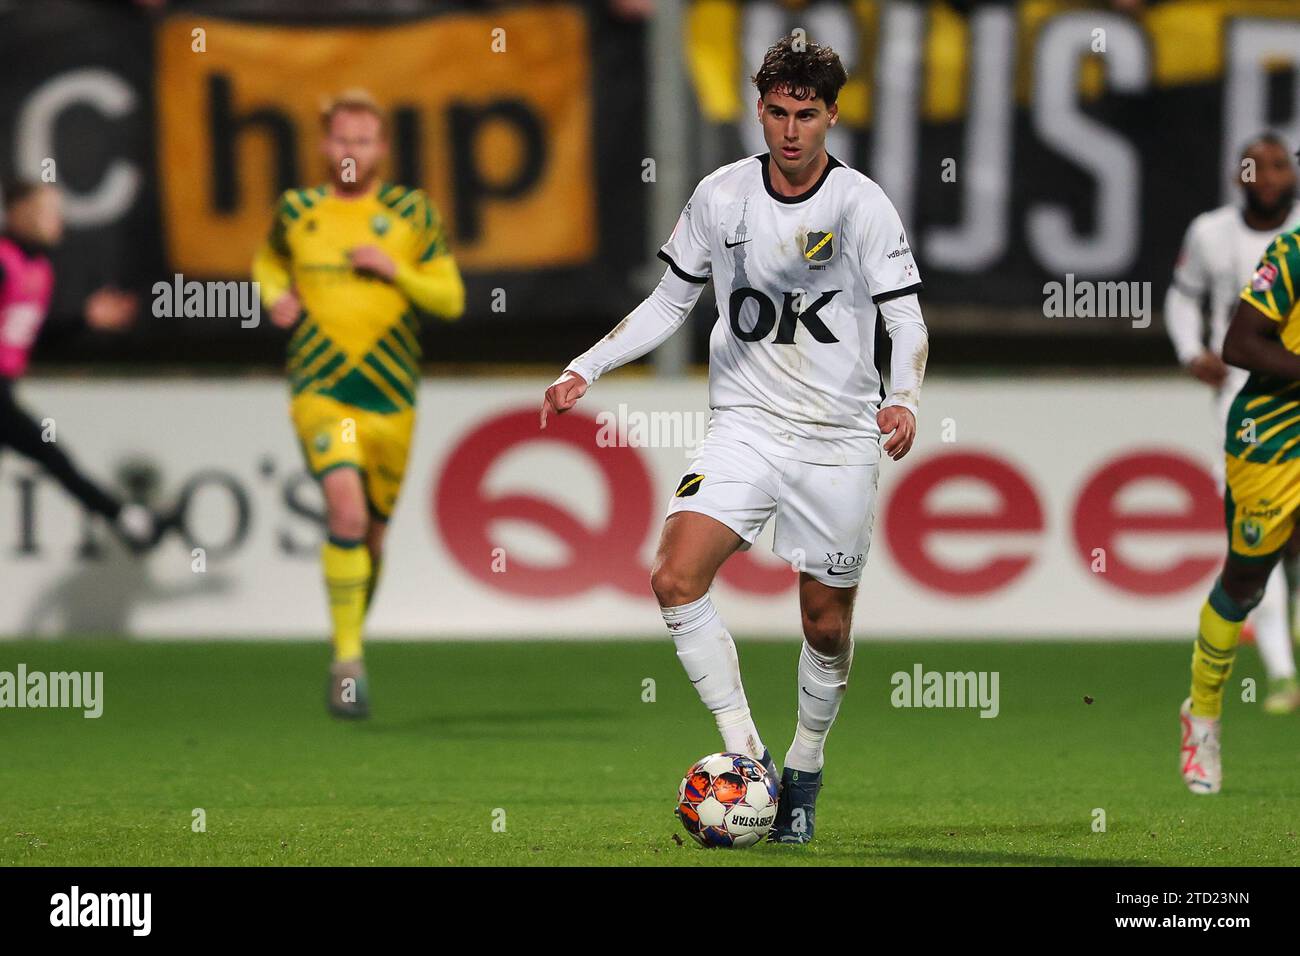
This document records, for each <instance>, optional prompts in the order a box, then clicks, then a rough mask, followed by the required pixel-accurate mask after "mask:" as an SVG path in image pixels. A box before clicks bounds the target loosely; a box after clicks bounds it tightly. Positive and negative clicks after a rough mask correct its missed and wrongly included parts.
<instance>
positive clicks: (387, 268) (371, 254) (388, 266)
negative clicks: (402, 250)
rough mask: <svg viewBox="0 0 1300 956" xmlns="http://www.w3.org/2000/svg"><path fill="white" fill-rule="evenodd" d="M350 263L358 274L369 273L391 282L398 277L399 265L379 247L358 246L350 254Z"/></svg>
mask: <svg viewBox="0 0 1300 956" xmlns="http://www.w3.org/2000/svg"><path fill="white" fill-rule="evenodd" d="M348 261H349V262H351V263H352V268H354V269H356V270H357V271H358V272H368V273H370V274H371V275H376V276H379V278H381V279H387V280H388V281H389V282H392V281H393V277H394V276H396V275H397V263H396V262H394V261H393V260H392V258H391V257H390V256H389V255H388V253H386V252H384V250H383V249H380V248H379V247H378V246H357V247H356V248H355V249H353V250H352V251H351V252H349V253H348Z"/></svg>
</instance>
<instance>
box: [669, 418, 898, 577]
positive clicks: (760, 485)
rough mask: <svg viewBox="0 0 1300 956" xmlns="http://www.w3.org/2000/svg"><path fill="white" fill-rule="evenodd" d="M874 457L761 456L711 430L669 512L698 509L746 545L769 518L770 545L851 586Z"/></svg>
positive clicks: (866, 525) (861, 549)
mask: <svg viewBox="0 0 1300 956" xmlns="http://www.w3.org/2000/svg"><path fill="white" fill-rule="evenodd" d="M878 475H879V470H878V467H877V464H876V463H870V464H855V465H829V464H827V465H823V464H813V463H810V462H804V461H795V460H793V459H790V458H780V457H776V456H769V455H765V454H763V453H762V452H760V451H758V449H756V448H754V447H753V446H752V445H748V444H746V443H744V442H740V441H737V440H735V439H734V438H720V437H717V436H714V435H710V436H709V437H708V438H706V439H705V440H704V441H703V442H702V443H701V445H700V449H699V452H698V453H697V454H696V456H695V458H694V459H693V460H692V461H691V463H690V465H688V466H687V468H686V473H685V474H684V475H683V476H682V478H681V480H680V481H679V482H678V483H677V490H676V491H675V492H674V493H673V497H672V500H671V501H670V502H669V505H668V514H670V515H671V514H676V513H677V512H679V511H698V512H699V513H700V514H706V515H708V516H709V517H711V518H714V519H716V520H718V521H720V522H722V523H723V524H725V525H726V526H727V527H728V528H730V529H731V530H732V531H734V532H736V534H738V535H740V537H741V538H743V539H744V541H745V543H744V544H743V545H741V550H746V549H748V548H749V547H750V546H751V545H753V543H754V541H755V540H756V539H757V538H758V536H759V535H760V534H762V532H763V528H764V527H765V526H766V525H767V522H768V519H769V518H771V517H772V516H773V515H775V516H776V525H775V527H774V528H773V541H772V551H773V552H774V553H775V554H776V555H777V556H778V557H781V558H783V559H785V560H786V561H789V562H790V563H791V566H792V567H795V568H798V569H800V570H802V571H806V572H807V573H808V574H809V575H811V576H812V577H814V578H816V579H817V580H818V581H820V582H822V583H823V584H827V585H830V586H831V587H837V588H848V587H853V586H854V585H856V584H857V583H858V582H859V581H860V580H861V579H862V568H863V566H864V565H865V564H866V561H867V552H868V551H869V550H870V548H871V526H872V523H873V522H874V520H875V516H876V486H877V479H878Z"/></svg>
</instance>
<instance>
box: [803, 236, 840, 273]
mask: <svg viewBox="0 0 1300 956" xmlns="http://www.w3.org/2000/svg"><path fill="white" fill-rule="evenodd" d="M834 254H835V234H834V233H832V232H819V231H816V230H812V231H809V233H808V234H807V235H806V236H805V237H804V240H803V257H804V258H805V259H807V260H808V261H809V262H815V263H826V262H829V261H830V258H831V256H833V255H834ZM813 268H818V267H817V266H814V267H813Z"/></svg>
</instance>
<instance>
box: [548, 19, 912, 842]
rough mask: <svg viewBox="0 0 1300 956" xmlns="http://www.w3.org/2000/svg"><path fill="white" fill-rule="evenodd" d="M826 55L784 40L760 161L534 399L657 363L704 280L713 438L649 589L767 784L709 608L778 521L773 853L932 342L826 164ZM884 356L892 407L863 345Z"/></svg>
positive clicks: (885, 234) (898, 265) (734, 742)
mask: <svg viewBox="0 0 1300 956" xmlns="http://www.w3.org/2000/svg"><path fill="white" fill-rule="evenodd" d="M846 79H847V77H846V75H845V71H844V68H843V66H842V65H841V63H840V60H839V57H838V56H837V55H836V54H835V52H834V51H833V50H831V49H830V48H829V47H825V46H818V45H817V44H814V43H809V42H806V41H798V40H796V39H795V38H793V37H790V36H787V37H784V38H783V39H781V40H780V41H779V42H777V43H776V44H775V45H774V46H772V47H771V48H770V49H769V50H768V51H767V54H766V56H765V57H764V59H763V63H762V66H761V68H760V69H759V71H758V73H757V75H756V76H755V77H754V85H755V86H756V87H757V88H758V92H759V98H758V119H759V122H760V124H761V126H762V129H763V134H764V137H765V139H766V142H767V145H768V148H769V152H768V153H765V154H762V155H757V156H750V157H748V158H746V159H742V160H740V161H739V162H736V163H732V164H731V165H728V166H724V167H722V168H721V169H718V170H717V171H715V172H713V173H711V174H710V175H708V176H706V177H705V178H704V179H703V180H702V181H701V182H700V184H699V185H698V186H697V187H696V189H695V192H694V194H693V195H692V196H691V199H690V202H688V203H687V204H686V208H685V210H684V211H683V212H682V215H681V218H680V219H679V220H678V222H677V226H676V228H675V229H674V230H673V234H672V236H671V237H670V238H669V240H668V242H667V244H665V245H664V247H663V248H662V250H661V251H660V253H659V257H660V258H661V259H663V260H664V261H665V262H666V263H667V265H668V268H667V270H666V271H665V272H664V275H663V278H662V279H661V280H660V282H659V285H658V287H657V288H656V289H655V290H654V292H652V293H651V295H650V296H649V298H647V299H646V300H645V301H644V302H642V303H641V304H640V305H639V306H637V308H636V309H634V310H633V311H632V312H631V313H629V314H628V316H627V317H626V318H625V319H623V321H622V322H620V323H619V324H618V325H617V326H616V327H615V328H614V330H613V331H612V332H610V333H609V335H607V336H606V337H605V338H604V339H602V340H601V341H600V342H598V343H596V345H595V346H594V347H592V348H591V349H590V350H588V351H587V352H586V353H584V354H583V355H581V356H579V357H578V358H577V359H574V361H572V362H571V363H569V365H568V367H567V368H566V369H565V371H564V374H562V375H561V376H560V378H559V379H558V380H557V381H556V382H555V383H554V384H553V385H551V387H550V388H549V389H548V390H547V392H546V396H545V399H544V401H543V404H542V415H541V418H542V427H545V423H546V416H547V413H548V411H554V412H557V413H559V412H564V411H567V410H568V409H570V408H572V407H573V406H574V404H575V403H576V402H577V401H578V399H579V398H581V397H582V395H583V394H584V393H585V392H586V390H587V388H588V387H589V386H590V385H591V384H592V383H593V382H595V381H596V379H597V378H599V377H600V376H601V375H602V374H604V373H605V372H607V371H609V370H610V369H613V368H616V367H618V366H620V365H622V364H624V363H625V362H629V361H631V360H633V359H635V358H638V357H640V356H642V355H644V354H646V353H647V352H649V351H650V350H651V349H653V348H655V347H656V346H657V345H659V344H660V343H661V342H663V341H664V340H665V339H667V338H668V337H669V336H670V335H672V333H673V332H674V331H675V330H676V329H677V328H678V327H679V326H680V325H681V324H682V323H683V322H684V321H685V318H686V316H687V314H688V313H689V312H690V310H691V308H692V306H693V305H694V304H695V302H696V300H697V299H698V298H699V296H700V293H701V291H702V290H703V288H704V284H705V283H706V282H708V281H709V279H710V278H711V279H712V280H713V288H714V293H715V297H716V299H717V303H718V317H717V321H716V323H715V324H714V327H713V332H712V335H711V337H710V340H709V404H710V407H711V409H712V416H711V418H710V423H709V432H708V435H707V437H706V438H705V440H704V442H703V443H702V444H701V446H700V449H699V452H698V454H697V455H696V457H695V459H694V460H693V461H692V462H691V464H690V465H689V466H688V467H687V470H686V474H684V475H683V476H682V478H681V481H680V482H679V484H678V486H677V488H676V491H675V493H674V495H673V497H672V500H671V503H670V505H669V508H668V516H667V518H666V520H665V522H664V527H663V533H662V536H661V537H660V541H659V550H658V553H657V555H656V557H655V561H654V565H653V570H652V573H651V582H650V583H651V587H652V589H653V590H654V592H655V595H656V597H657V598H658V599H659V604H660V607H661V610H662V611H663V617H664V623H665V624H666V625H667V627H668V630H669V633H670V634H671V635H672V638H673V641H674V643H675V645H676V648H677V656H678V658H679V659H680V660H681V662H682V665H683V667H684V668H685V670H686V674H687V677H688V678H689V679H690V681H691V683H692V684H694V685H695V688H696V690H697V691H698V692H699V694H700V698H701V699H702V700H703V701H704V703H705V704H706V705H707V706H708V708H709V710H710V711H712V712H713V715H714V718H715V719H716V721H717V725H718V730H719V731H720V732H721V734H722V739H723V746H724V749H725V750H727V751H731V752H735V753H741V754H747V755H749V756H750V757H751V758H753V759H754V760H756V761H759V762H761V763H763V764H764V766H766V767H767V769H768V771H769V772H770V773H772V774H773V776H774V777H775V771H776V767H775V764H774V762H773V760H772V758H771V755H770V753H769V752H768V750H767V748H766V747H765V746H764V745H763V742H762V739H761V738H760V736H759V733H758V730H757V728H756V727H755V726H754V721H753V719H752V717H751V716H750V710H749V704H748V702H747V700H746V697H745V690H744V686H743V684H742V682H741V678H740V666H739V663H738V660H737V656H736V648H735V644H734V643H733V641H732V639H731V635H730V634H728V633H727V629H726V627H725V626H724V625H723V622H722V620H721V619H720V618H719V616H718V612H717V610H716V609H715V608H714V605H713V601H712V598H711V596H710V594H709V588H710V586H711V584H712V582H713V578H714V576H715V574H716V573H717V571H718V569H719V568H720V567H721V566H722V563H723V562H724V561H725V560H726V559H727V558H728V557H729V556H730V555H731V554H732V553H734V552H735V551H736V550H737V549H743V548H747V547H749V546H750V545H752V544H753V542H754V540H755V539H756V538H757V537H758V535H759V533H760V532H761V531H762V529H763V527H764V526H765V525H766V524H767V522H768V520H769V519H772V518H775V529H774V541H773V550H774V551H775V552H776V553H777V554H778V555H780V556H781V557H782V558H784V559H786V560H787V561H790V562H791V565H792V567H794V568H795V569H796V570H798V572H799V606H800V611H801V615H802V624H803V636H804V643H803V646H802V649H801V651H800V655H799V665H798V683H797V686H798V692H797V693H798V725H797V728H796V730H795V734H794V740H793V742H792V743H791V745H790V748H789V750H788V751H787V752H786V756H785V768H784V772H783V774H782V775H781V797H780V806H779V810H778V813H777V818H776V821H775V824H774V827H773V832H772V839H774V840H777V841H779V842H784V843H807V842H808V841H809V840H811V839H812V836H813V825H814V811H815V804H816V799H817V794H818V792H819V791H820V789H821V785H822V764H823V756H822V753H823V747H824V744H825V740H826V735H827V733H828V731H829V730H830V727H831V724H832V722H833V721H834V719H835V715H836V713H837V712H838V710H839V706H840V701H841V699H842V697H843V695H844V690H845V687H846V686H847V681H848V675H849V667H850V664H851V663H852V660H853V635H852V629H851V628H852V616H853V603H854V599H855V597H856V595H857V585H858V581H859V580H860V578H861V575H862V568H863V565H864V563H865V561H866V556H867V551H868V549H869V548H870V545H871V528H872V522H873V519H874V517H875V497H876V480H877V467H878V464H879V460H880V455H881V451H882V443H881V440H882V434H887V435H888V436H889V437H888V440H886V441H885V442H884V444H883V451H884V452H886V453H887V454H889V455H890V457H892V458H895V459H898V458H902V457H903V456H904V455H905V454H907V451H908V449H910V448H911V446H912V442H913V440H914V438H915V436H916V409H917V402H918V400H919V396H920V389H921V379H922V377H923V375H924V372H925V363H926V357H927V355H928V351H929V338H928V335H927V332H926V328H925V323H924V321H923V320H922V318H921V309H920V305H919V303H918V300H917V293H918V291H919V290H920V288H921V277H920V274H919V273H918V271H917V267H916V261H915V259H914V258H913V255H912V250H911V248H910V247H909V245H908V240H907V236H906V233H905V231H904V229H903V225H902V223H901V221H900V220H899V217H898V213H897V212H896V211H895V210H894V207H893V205H892V204H891V203H890V201H889V200H888V199H887V198H886V197H885V194H884V193H883V192H882V191H881V189H880V187H879V186H877V185H876V183H874V182H873V181H872V180H870V179H868V178H867V177H866V176H864V175H862V174H861V173H859V172H857V171H856V170H853V169H850V168H849V167H847V166H845V165H844V164H843V163H841V162H839V161H838V160H836V159H835V158H834V157H832V156H830V155H829V154H828V153H827V152H826V148H825V141H826V133H827V130H828V129H830V128H831V127H832V126H834V125H835V122H836V119H837V108H836V102H835V101H836V98H837V95H838V93H839V91H840V89H841V88H842V87H843V85H844V83H845V82H846ZM882 330H883V332H884V333H887V334H888V335H889V337H890V340H891V344H892V348H893V356H892V359H891V366H890V386H891V388H890V391H889V392H888V393H886V392H885V388H884V385H883V383H882V377H881V372H880V369H879V368H878V366H877V360H876V337H877V334H878V333H879V332H881V331H882Z"/></svg>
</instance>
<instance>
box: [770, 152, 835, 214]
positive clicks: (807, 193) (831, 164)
mask: <svg viewBox="0 0 1300 956" xmlns="http://www.w3.org/2000/svg"><path fill="white" fill-rule="evenodd" d="M771 161H772V154H771V153H764V154H763V155H762V156H760V157H758V162H759V165H760V166H762V167H763V188H764V189H766V190H767V194H768V195H769V196H771V197H772V198H773V199H775V200H776V201H777V202H783V203H795V202H803V201H804V200H805V199H812V197H813V196H815V195H816V194H817V190H819V189H821V188H822V183H824V182H826V177H827V176H829V175H830V174H831V170H832V169H834V168H835V167H836V166H843V165H844V164H843V163H841V162H840V161H839V160H838V159H836V158H835V157H834V156H832V155H831V154H830V153H827V154H826V168H825V169H823V170H822V174H821V175H820V176H818V177H817V182H815V183H813V184H812V185H811V186H809V187H808V188H807V189H806V190H804V191H803V192H801V193H800V194H799V195H797V196H782V195H781V194H780V193H779V192H777V191H776V190H775V189H773V188H772V176H771V173H770V172H769V164H770V163H771Z"/></svg>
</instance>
